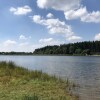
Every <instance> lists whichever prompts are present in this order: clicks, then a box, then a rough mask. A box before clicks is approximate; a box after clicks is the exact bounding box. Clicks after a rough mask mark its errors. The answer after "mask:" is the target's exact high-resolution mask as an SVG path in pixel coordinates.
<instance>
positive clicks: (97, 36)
mask: <svg viewBox="0 0 100 100" xmlns="http://www.w3.org/2000/svg"><path fill="white" fill-rule="evenodd" d="M94 39H95V40H98V41H100V33H98V34H96V35H95V37H94Z"/></svg>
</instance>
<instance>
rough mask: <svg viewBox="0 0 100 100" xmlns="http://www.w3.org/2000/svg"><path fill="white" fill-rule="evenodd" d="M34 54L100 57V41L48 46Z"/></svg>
mask: <svg viewBox="0 0 100 100" xmlns="http://www.w3.org/2000/svg"><path fill="white" fill-rule="evenodd" d="M34 54H64V55H65V54H66V55H100V41H88V42H77V43H70V44H63V45H60V46H57V45H54V46H46V47H43V48H39V49H36V50H35V51H34Z"/></svg>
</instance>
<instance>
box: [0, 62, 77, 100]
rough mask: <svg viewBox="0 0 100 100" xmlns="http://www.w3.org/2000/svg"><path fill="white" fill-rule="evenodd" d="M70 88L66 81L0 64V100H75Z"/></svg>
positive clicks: (11, 65)
mask: <svg viewBox="0 0 100 100" xmlns="http://www.w3.org/2000/svg"><path fill="white" fill-rule="evenodd" d="M72 87H73V84H71V83H70V82H69V81H68V80H67V81H63V80H62V79H60V78H56V77H55V76H49V75H48V74H46V73H42V71H29V70H28V69H25V68H22V67H20V66H17V65H15V64H14V63H13V62H4V61H3V62H0V100H77V97H76V96H73V95H72V94H70V93H69V91H68V90H69V89H70V88H72Z"/></svg>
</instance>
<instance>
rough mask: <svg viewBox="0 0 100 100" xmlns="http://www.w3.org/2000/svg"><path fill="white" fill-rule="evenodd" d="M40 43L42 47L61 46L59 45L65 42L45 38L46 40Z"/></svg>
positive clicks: (41, 40)
mask: <svg viewBox="0 0 100 100" xmlns="http://www.w3.org/2000/svg"><path fill="white" fill-rule="evenodd" d="M39 43H40V44H41V46H46V45H59V44H63V43H64V41H58V40H54V39H53V38H45V39H40V40H39Z"/></svg>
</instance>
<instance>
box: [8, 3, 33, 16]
mask: <svg viewBox="0 0 100 100" xmlns="http://www.w3.org/2000/svg"><path fill="white" fill-rule="evenodd" d="M10 12H12V13H13V14H14V15H26V14H28V13H30V12H32V9H31V8H30V7H29V6H27V5H26V6H23V7H18V8H14V7H11V8H10Z"/></svg>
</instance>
